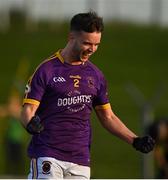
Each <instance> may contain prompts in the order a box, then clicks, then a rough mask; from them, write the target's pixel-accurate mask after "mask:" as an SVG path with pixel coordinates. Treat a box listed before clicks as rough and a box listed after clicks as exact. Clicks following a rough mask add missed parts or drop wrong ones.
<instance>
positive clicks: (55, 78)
mask: <svg viewBox="0 0 168 180" xmlns="http://www.w3.org/2000/svg"><path fill="white" fill-rule="evenodd" d="M53 81H54V82H56V83H62V82H65V81H66V80H65V78H64V77H62V76H55V77H53Z"/></svg>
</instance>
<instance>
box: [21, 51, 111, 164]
mask: <svg viewBox="0 0 168 180" xmlns="http://www.w3.org/2000/svg"><path fill="white" fill-rule="evenodd" d="M23 103H24V104H25V103H30V104H36V105H39V107H38V109H37V112H36V114H37V115H38V116H39V117H40V118H41V121H42V124H43V125H44V130H43V131H42V132H41V133H40V134H38V135H34V136H33V137H32V140H31V143H30V145H29V148H28V154H29V156H30V157H31V158H37V157H53V158H56V159H59V160H63V161H69V162H73V163H77V164H81V165H86V166H89V161H90V155H89V154H90V153H89V151H90V142H91V127H90V115H91V111H92V107H93V108H107V107H109V106H110V105H109V100H108V97H107V88H106V82H105V79H104V77H103V75H102V73H101V72H100V70H98V68H97V67H96V66H95V65H93V64H92V63H91V62H89V61H88V62H86V63H85V64H81V65H70V64H67V63H65V62H64V60H63V58H62V57H61V55H60V53H59V51H58V52H57V53H55V54H54V55H53V56H52V57H51V58H49V59H48V60H46V61H44V62H43V63H42V64H40V65H39V67H38V68H37V69H36V71H35V73H34V74H33V76H32V77H31V78H30V80H29V83H28V85H27V88H26V93H25V98H24V100H23Z"/></svg>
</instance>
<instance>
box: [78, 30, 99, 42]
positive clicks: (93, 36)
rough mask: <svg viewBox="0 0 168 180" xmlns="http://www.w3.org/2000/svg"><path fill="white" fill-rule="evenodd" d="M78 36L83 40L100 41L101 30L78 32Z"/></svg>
mask: <svg viewBox="0 0 168 180" xmlns="http://www.w3.org/2000/svg"><path fill="white" fill-rule="evenodd" d="M77 37H78V38H80V39H82V40H83V41H100V39H101V32H91V33H88V32H84V31H81V32H78V33H77Z"/></svg>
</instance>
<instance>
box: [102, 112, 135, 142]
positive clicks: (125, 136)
mask: <svg viewBox="0 0 168 180" xmlns="http://www.w3.org/2000/svg"><path fill="white" fill-rule="evenodd" d="M101 123H102V125H103V126H104V127H105V128H106V129H107V130H108V131H110V132H111V133H112V134H113V135H115V136H117V137H119V138H121V139H122V140H124V141H126V142H127V143H129V144H132V143H133V140H134V138H135V137H137V135H135V134H134V133H133V132H132V131H131V130H130V129H128V128H127V127H126V126H125V125H124V123H123V122H122V121H121V120H120V119H119V118H118V117H117V116H116V115H115V114H112V115H110V116H109V117H106V118H104V120H103V121H101Z"/></svg>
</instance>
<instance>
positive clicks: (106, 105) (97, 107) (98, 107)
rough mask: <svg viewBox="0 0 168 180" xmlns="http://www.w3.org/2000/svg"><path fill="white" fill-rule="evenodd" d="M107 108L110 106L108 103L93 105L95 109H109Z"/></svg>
mask: <svg viewBox="0 0 168 180" xmlns="http://www.w3.org/2000/svg"><path fill="white" fill-rule="evenodd" d="M109 108H111V105H110V103H107V104H103V105H97V106H96V107H95V109H109Z"/></svg>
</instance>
